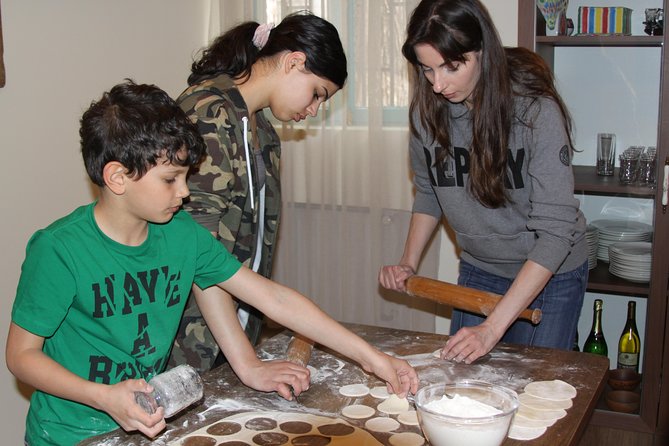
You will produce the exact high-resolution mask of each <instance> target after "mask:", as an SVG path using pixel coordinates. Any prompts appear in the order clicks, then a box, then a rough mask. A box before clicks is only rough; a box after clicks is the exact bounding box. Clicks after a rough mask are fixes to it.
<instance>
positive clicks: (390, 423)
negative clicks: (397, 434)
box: [365, 417, 400, 432]
mask: <svg viewBox="0 0 669 446" xmlns="http://www.w3.org/2000/svg"><path fill="white" fill-rule="evenodd" d="M399 427H400V423H398V422H397V421H395V420H393V419H392V418H388V417H376V418H370V419H369V420H367V421H366V422H365V429H367V430H369V431H374V432H392V431H394V430H396V429H399Z"/></svg>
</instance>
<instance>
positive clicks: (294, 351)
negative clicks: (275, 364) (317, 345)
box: [286, 334, 314, 367]
mask: <svg viewBox="0 0 669 446" xmlns="http://www.w3.org/2000/svg"><path fill="white" fill-rule="evenodd" d="M313 348H314V341H312V340H311V339H308V338H305V337H303V336H300V335H298V334H294V335H293V337H291V338H290V341H289V342H288V348H287V349H286V359H287V360H288V361H290V362H294V363H295V364H298V365H301V366H302V367H306V366H307V364H309V359H310V358H311V351H312V350H313Z"/></svg>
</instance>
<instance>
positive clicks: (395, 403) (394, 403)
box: [376, 394, 409, 415]
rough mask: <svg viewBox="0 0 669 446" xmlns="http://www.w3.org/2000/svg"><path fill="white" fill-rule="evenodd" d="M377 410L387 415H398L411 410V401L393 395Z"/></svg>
mask: <svg viewBox="0 0 669 446" xmlns="http://www.w3.org/2000/svg"><path fill="white" fill-rule="evenodd" d="M376 408H377V409H378V410H379V412H383V413H387V414H388V415H397V414H400V413H402V412H406V411H407V410H409V401H407V399H406V398H400V397H398V396H397V395H395V394H392V395H390V396H389V397H388V399H387V400H385V401H384V402H382V403H381V404H379V405H378V406H377V407H376Z"/></svg>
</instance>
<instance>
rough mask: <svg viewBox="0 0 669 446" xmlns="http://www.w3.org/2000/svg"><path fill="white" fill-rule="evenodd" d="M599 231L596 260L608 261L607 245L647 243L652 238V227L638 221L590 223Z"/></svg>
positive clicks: (600, 221) (596, 221)
mask: <svg viewBox="0 0 669 446" xmlns="http://www.w3.org/2000/svg"><path fill="white" fill-rule="evenodd" d="M591 224H592V225H593V226H594V227H596V228H597V229H598V230H599V243H598V246H597V258H598V259H599V260H601V261H603V262H608V261H609V245H612V244H614V243H618V242H649V241H651V239H652V237H653V227H652V226H650V225H648V224H646V223H640V222H638V221H626V220H595V221H593V222H592V223H591Z"/></svg>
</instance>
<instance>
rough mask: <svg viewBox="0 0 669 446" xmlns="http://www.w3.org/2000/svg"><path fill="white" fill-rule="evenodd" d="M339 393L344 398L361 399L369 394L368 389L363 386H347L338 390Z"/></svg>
mask: <svg viewBox="0 0 669 446" xmlns="http://www.w3.org/2000/svg"><path fill="white" fill-rule="evenodd" d="M339 393H341V394H342V395H344V396H350V397H355V398H357V397H361V396H365V395H367V394H368V393H369V387H367V386H366V385H364V384H349V385H346V386H342V387H340V388H339Z"/></svg>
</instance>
